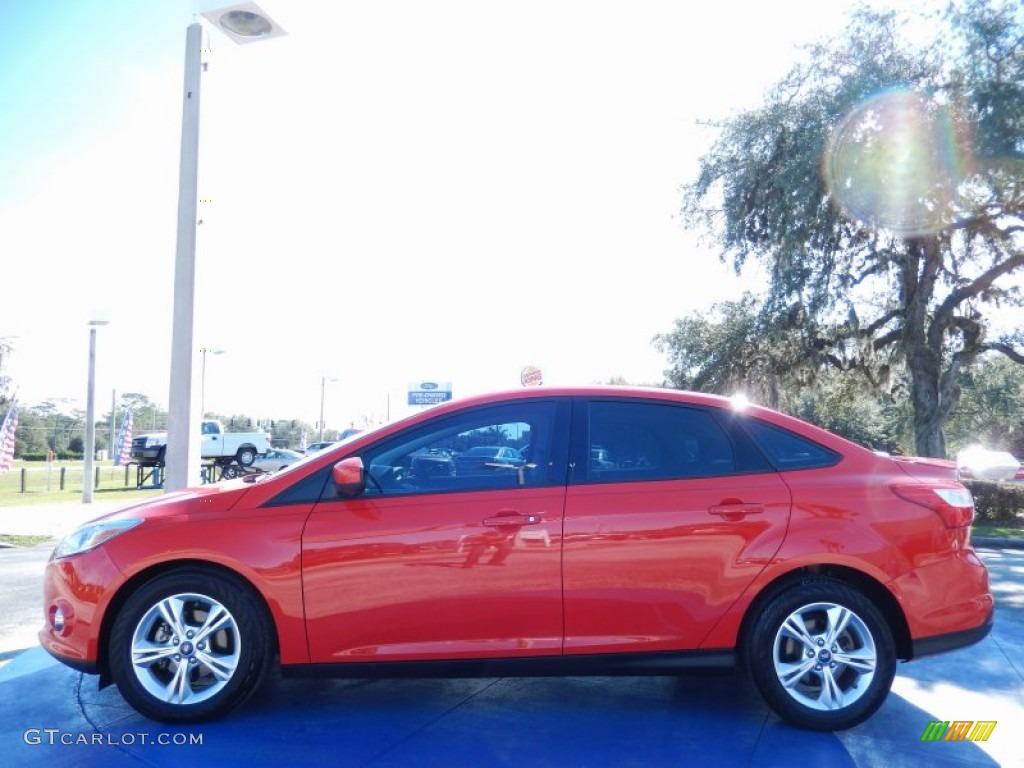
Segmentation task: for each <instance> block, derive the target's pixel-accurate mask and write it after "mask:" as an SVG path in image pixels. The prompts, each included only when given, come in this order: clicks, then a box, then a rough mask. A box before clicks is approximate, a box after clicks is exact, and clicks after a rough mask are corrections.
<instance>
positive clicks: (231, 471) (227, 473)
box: [220, 464, 242, 480]
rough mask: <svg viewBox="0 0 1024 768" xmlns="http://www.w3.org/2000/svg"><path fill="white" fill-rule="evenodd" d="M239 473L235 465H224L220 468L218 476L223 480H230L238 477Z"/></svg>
mask: <svg viewBox="0 0 1024 768" xmlns="http://www.w3.org/2000/svg"><path fill="white" fill-rule="evenodd" d="M241 472H242V470H240V469H239V468H238V467H237V466H236V465H234V464H225V465H224V466H223V467H221V470H220V476H221V477H223V478H224V479H225V480H231V479H233V478H236V477H238V476H239V475H240V474H241Z"/></svg>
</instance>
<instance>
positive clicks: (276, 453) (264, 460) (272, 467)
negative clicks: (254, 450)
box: [252, 448, 302, 472]
mask: <svg viewBox="0 0 1024 768" xmlns="http://www.w3.org/2000/svg"><path fill="white" fill-rule="evenodd" d="M301 458H302V454H301V453H299V452H298V451H289V450H288V449H287V448H274V449H272V450H269V451H267V452H266V453H261V454H260V455H259V456H257V457H256V461H254V462H253V463H252V467H253V469H262V470H263V471H264V472H274V471H276V470H278V469H284V468H285V467H287V466H288V465H289V464H294V463H295V462H296V461H298V460H299V459H301Z"/></svg>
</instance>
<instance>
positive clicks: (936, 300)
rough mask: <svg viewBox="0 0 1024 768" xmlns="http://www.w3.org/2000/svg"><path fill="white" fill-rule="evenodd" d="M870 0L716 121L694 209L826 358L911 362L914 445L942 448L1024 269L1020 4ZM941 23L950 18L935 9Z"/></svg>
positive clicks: (692, 192)
mask: <svg viewBox="0 0 1024 768" xmlns="http://www.w3.org/2000/svg"><path fill="white" fill-rule="evenodd" d="M917 21H918V22H919V23H918V24H916V25H914V24H911V25H909V26H908V25H907V24H903V23H901V20H900V18H899V17H898V16H897V15H896V14H894V13H886V14H880V13H877V12H874V11H870V10H866V9H862V10H859V11H858V12H856V13H855V14H854V15H853V16H852V17H851V23H850V24H849V26H848V27H847V29H846V31H845V33H844V35H843V37H842V38H841V39H839V40H834V41H830V42H828V43H823V44H819V45H814V46H811V47H809V48H808V49H807V50H806V54H807V56H806V59H805V61H803V62H802V63H800V64H799V65H797V66H796V67H795V68H794V69H793V70H792V71H791V72H790V73H789V75H788V76H787V77H785V78H784V79H783V80H782V81H781V82H780V83H779V84H778V85H777V86H776V87H775V88H774V89H773V90H772V92H771V93H770V94H769V96H768V97H767V99H766V102H765V103H764V105H763V106H761V107H760V108H757V109H754V110H750V111H746V112H743V113H740V114H738V115H736V116H735V117H732V118H730V119H727V120H725V121H723V122H721V123H719V124H717V128H718V130H719V132H718V136H717V139H716V141H715V143H714V145H713V146H712V148H711V150H710V151H709V152H708V154H707V155H705V156H704V157H703V158H702V159H701V162H700V168H699V173H698V176H697V178H696V180H695V181H694V182H693V183H692V184H689V185H687V186H686V187H684V206H683V212H684V216H685V220H686V221H687V223H688V224H689V225H691V226H697V227H701V228H703V229H704V230H705V231H706V232H708V233H709V234H710V235H711V236H712V237H713V238H714V241H715V242H716V243H717V244H718V245H719V246H720V247H721V256H722V258H723V259H724V260H727V261H730V262H731V263H733V264H734V265H735V266H736V268H737V269H740V268H741V267H742V266H743V265H744V264H745V263H746V262H748V261H751V262H758V263H760V264H762V265H763V266H764V267H765V268H766V269H767V272H768V274H769V276H770V277H769V281H768V283H769V284H768V289H767V294H766V296H765V297H764V312H765V313H766V316H768V317H772V318H780V317H783V318H785V317H790V318H795V319H796V320H798V321H799V322H800V323H801V327H800V332H801V335H802V337H803V342H802V348H803V350H804V352H805V353H806V355H807V359H808V360H812V361H813V362H814V364H815V365H819V364H827V365H831V366H834V367H836V368H841V369H859V370H860V371H862V372H864V373H867V374H869V376H870V378H871V380H873V381H878V382H883V381H884V380H885V379H886V375H887V374H888V373H889V372H893V371H905V372H906V378H907V380H908V388H909V394H910V399H911V402H912V405H913V412H914V433H915V435H914V437H915V444H916V451H917V452H918V453H919V454H921V455H928V456H944V455H945V441H944V437H943V431H942V425H943V423H944V421H945V420H946V418H947V417H948V416H949V414H950V412H951V410H952V409H953V407H954V406H955V404H956V401H957V397H958V394H959V392H958V386H957V382H958V379H959V376H960V373H961V371H962V370H964V369H965V368H966V367H968V366H970V365H971V364H972V363H974V362H975V361H976V360H977V359H978V357H979V356H980V355H982V354H983V353H985V352H986V351H989V350H996V351H998V352H1001V353H1002V354H1004V355H1006V356H1007V357H1009V358H1010V359H1012V360H1014V361H1016V362H1018V363H1024V354H1022V347H1021V341H1022V339H1021V337H1020V335H1017V336H1016V337H1014V336H1013V335H1010V336H1006V335H1004V336H1002V337H999V338H996V337H995V336H994V335H993V333H992V332H991V330H990V328H991V320H992V312H993V310H995V309H997V308H999V309H1004V310H1005V309H1006V308H1012V307H1020V306H1021V303H1022V301H1021V300H1022V296H1021V291H1020V283H1021V280H1020V278H1021V275H1022V273H1024V11H1022V10H1021V7H1020V5H1019V3H1017V2H1001V1H1000V2H996V1H995V0H970V1H969V2H966V3H961V4H959V5H955V6H951V7H950V9H949V10H948V11H946V12H945V13H944V14H943V16H942V18H941V20H940V21H941V23H936V24H934V25H933V27H931V28H934V29H936V30H938V31H937V32H936V39H935V40H934V41H930V42H929V41H923V40H922V39H921V34H922V30H923V29H925V28H928V27H927V25H925V24H922V23H920V22H921V21H922V20H920V19H919V20H917ZM931 21H932V22H937V21H939V20H935V19H933V20H931Z"/></svg>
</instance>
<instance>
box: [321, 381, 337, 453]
mask: <svg viewBox="0 0 1024 768" xmlns="http://www.w3.org/2000/svg"><path fill="white" fill-rule="evenodd" d="M328 381H337V379H336V378H334V377H332V376H321V377H320V442H323V440H324V389H325V388H326V387H327V382H328Z"/></svg>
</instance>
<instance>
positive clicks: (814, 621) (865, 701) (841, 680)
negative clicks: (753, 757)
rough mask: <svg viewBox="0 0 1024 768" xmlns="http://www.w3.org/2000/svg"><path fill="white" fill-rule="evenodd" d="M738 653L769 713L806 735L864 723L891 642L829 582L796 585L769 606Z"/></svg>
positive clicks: (882, 693)
mask: <svg viewBox="0 0 1024 768" xmlns="http://www.w3.org/2000/svg"><path fill="white" fill-rule="evenodd" d="M745 651H746V663H747V666H748V668H749V671H750V674H751V675H752V677H753V679H754V682H755V683H756V684H757V687H758V688H759V689H760V691H761V694H762V695H763V696H764V698H765V700H766V701H767V702H768V704H769V706H771V708H772V709H774V710H775V712H776V713H778V714H779V716H780V717H782V718H784V719H786V720H788V721H789V722H791V723H793V724H794V725H797V726H800V727H802V728H810V729H813V730H822V731H832V730H841V729H844V728H850V727H853V726H855V725H857V724H858V723H861V722H863V721H864V720H866V719H867V718H868V717H870V716H871V715H872V714H874V712H875V711H876V710H877V709H878V708H879V707H880V706H881V705H882V703H883V702H884V701H885V698H886V696H888V694H889V689H890V687H891V686H892V680H893V677H894V675H895V674H896V652H895V643H894V642H893V638H892V632H891V630H890V629H889V625H888V624H887V623H886V621H885V618H884V617H883V616H882V614H881V612H880V611H879V610H878V609H877V608H876V607H875V606H874V605H873V604H872V603H871V601H870V600H868V598H867V597H865V596H864V595H863V594H862V593H861V592H859V591H857V590H855V589H853V588H852V587H849V586H847V585H846V584H843V583H842V582H839V581H835V580H832V579H813V580H808V581H804V582H801V583H799V584H796V585H795V586H793V587H791V588H790V589H788V590H786V591H785V592H783V593H782V594H780V595H778V596H777V597H775V598H774V599H772V600H771V601H770V602H769V603H768V604H767V605H765V606H764V608H763V610H762V611H761V612H760V614H759V615H758V616H757V617H756V619H755V620H754V624H753V626H752V628H751V631H750V633H749V635H748V637H747V645H746V649H745Z"/></svg>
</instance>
